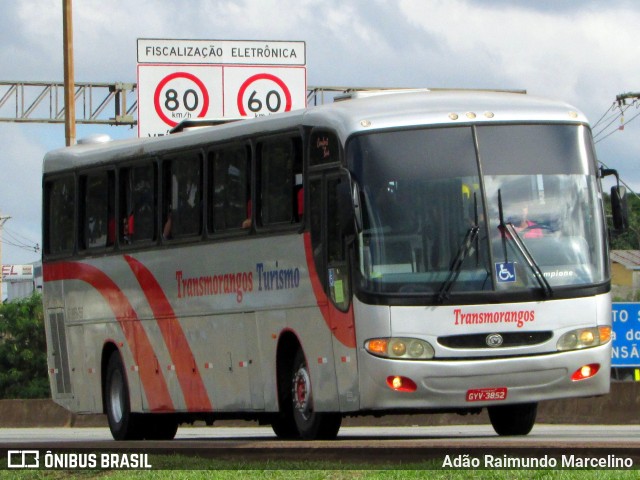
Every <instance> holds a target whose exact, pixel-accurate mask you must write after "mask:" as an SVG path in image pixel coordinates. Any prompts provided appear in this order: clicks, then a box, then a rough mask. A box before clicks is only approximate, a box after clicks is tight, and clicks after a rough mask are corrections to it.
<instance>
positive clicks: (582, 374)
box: [571, 363, 600, 382]
mask: <svg viewBox="0 0 640 480" xmlns="http://www.w3.org/2000/svg"><path fill="white" fill-rule="evenodd" d="M598 370H600V364H599V363H590V364H589V365H583V366H581V367H580V368H579V369H578V370H576V371H575V372H573V375H571V380H573V381H574V382H578V381H580V380H586V379H587V378H591V377H593V376H594V375H595V374H596V373H598Z"/></svg>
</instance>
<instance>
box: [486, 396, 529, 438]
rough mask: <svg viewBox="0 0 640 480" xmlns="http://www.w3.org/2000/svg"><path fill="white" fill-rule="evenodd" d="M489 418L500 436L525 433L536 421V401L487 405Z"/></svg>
mask: <svg viewBox="0 0 640 480" xmlns="http://www.w3.org/2000/svg"><path fill="white" fill-rule="evenodd" d="M487 410H488V411H489V420H491V425H492V426H493V429H494V430H495V431H496V433H497V434H498V435H500V436H513V435H527V434H528V433H529V432H530V431H531V429H532V428H533V425H534V424H535V423H536V414H537V412H538V404H537V403H521V404H516V405H500V406H496V407H488V408H487Z"/></svg>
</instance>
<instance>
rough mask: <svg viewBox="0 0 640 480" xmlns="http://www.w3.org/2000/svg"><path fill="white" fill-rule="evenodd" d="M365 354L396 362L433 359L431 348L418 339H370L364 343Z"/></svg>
mask: <svg viewBox="0 0 640 480" xmlns="http://www.w3.org/2000/svg"><path fill="white" fill-rule="evenodd" d="M364 348H365V350H366V351H367V352H369V353H370V354H372V355H375V356H377V357H384V358H392V359H398V360H429V359H431V358H433V355H434V350H433V347H432V346H431V345H430V344H429V343H428V342H425V341H424V340H420V339H418V338H404V337H403V338H399V337H390V338H371V339H369V340H367V341H366V342H364Z"/></svg>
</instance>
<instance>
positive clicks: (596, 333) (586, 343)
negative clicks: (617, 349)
mask: <svg viewBox="0 0 640 480" xmlns="http://www.w3.org/2000/svg"><path fill="white" fill-rule="evenodd" d="M609 340H611V327H610V326H606V325H605V326H601V327H593V328H579V329H577V330H571V331H570V332H567V333H565V334H564V335H562V336H561V337H560V339H559V340H558V344H557V348H558V351H561V352H564V351H567V350H579V349H581V348H590V347H597V346H598V345H604V344H605V343H607V342H608V341H609Z"/></svg>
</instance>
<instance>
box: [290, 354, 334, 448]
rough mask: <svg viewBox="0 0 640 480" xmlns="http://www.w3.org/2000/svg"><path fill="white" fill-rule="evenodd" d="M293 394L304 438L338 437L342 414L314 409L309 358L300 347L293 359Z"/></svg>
mask: <svg viewBox="0 0 640 480" xmlns="http://www.w3.org/2000/svg"><path fill="white" fill-rule="evenodd" d="M291 396H292V401H293V419H294V422H295V425H296V428H297V430H298V433H299V434H300V437H301V438H302V439H304V440H320V439H323V440H331V439H334V438H336V436H337V435H338V430H339V429H340V424H341V423H342V416H341V415H340V414H339V413H333V412H323V413H320V412H316V411H315V410H314V406H313V392H312V389H311V377H310V375H309V368H308V366H307V360H306V359H305V358H304V353H302V350H301V349H298V352H297V353H296V357H295V360H294V361H293V378H292V379H291Z"/></svg>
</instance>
